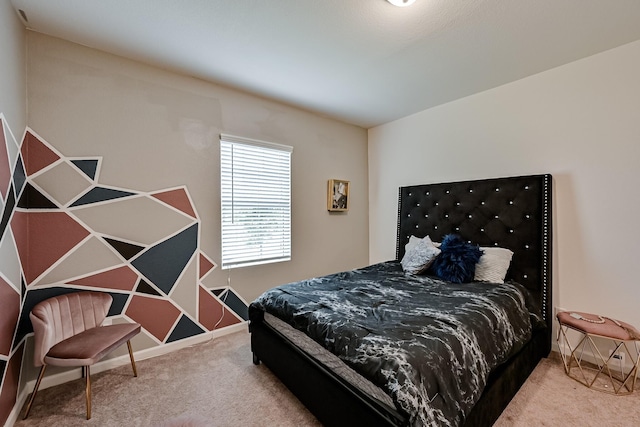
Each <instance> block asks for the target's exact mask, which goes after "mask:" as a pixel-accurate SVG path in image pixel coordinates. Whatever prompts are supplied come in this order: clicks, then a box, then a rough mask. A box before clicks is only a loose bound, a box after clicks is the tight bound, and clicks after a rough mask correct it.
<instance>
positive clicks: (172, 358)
mask: <svg viewBox="0 0 640 427" xmlns="http://www.w3.org/2000/svg"><path fill="white" fill-rule="evenodd" d="M137 366H138V373H139V377H138V378H134V377H133V376H132V374H131V366H123V367H120V368H117V369H113V370H111V371H108V372H102V373H99V374H95V375H93V376H92V380H93V381H92V384H93V417H92V419H91V420H89V421H86V420H85V418H84V417H85V412H84V411H85V407H84V382H83V381H82V380H76V381H73V382H70V383H67V384H63V385H60V386H57V387H52V388H49V389H45V390H42V391H40V392H39V393H38V396H37V397H36V401H35V403H34V406H33V408H32V410H31V414H30V416H29V418H28V419H27V420H26V421H22V420H21V421H18V422H17V423H16V424H15V425H16V426H18V427H23V426H24V427H26V426H169V425H180V426H185V427H186V426H193V427H201V426H283V427H285V426H318V425H319V423H318V421H317V420H316V419H315V418H314V417H313V416H312V415H311V414H310V413H309V412H308V411H307V410H306V409H305V408H304V407H303V406H302V405H301V404H300V402H298V401H297V400H296V398H295V397H294V396H293V395H292V394H291V393H290V392H289V391H288V390H287V389H286V388H285V387H284V386H283V385H282V384H281V383H280V382H279V381H278V380H277V379H276V378H275V377H274V376H273V375H272V374H271V372H269V370H268V369H267V368H265V367H264V366H263V365H260V366H255V365H253V364H252V363H251V350H250V345H249V335H248V334H247V333H246V332H240V333H235V334H232V335H227V336H224V337H220V338H216V339H215V340H213V341H209V342H206V343H203V344H199V345H196V346H193V347H191V348H187V349H183V350H180V351H177V352H174V353H171V354H168V355H164V356H160V357H156V358H154V359H149V360H143V361H140V362H138V364H137ZM534 425H535V426H569V427H570V426H577V427H587V426H594V427H596V426H597V427H603V426H607V427H608V426H639V425H640V392H635V393H634V394H632V395H630V396H613V395H609V394H606V393H602V392H598V391H595V390H590V389H587V388H586V387H584V386H583V385H581V384H579V383H577V382H576V381H574V380H572V379H570V378H568V377H567V376H566V375H565V374H564V371H563V369H562V363H561V362H560V360H559V359H558V358H549V359H546V360H543V361H542V362H541V363H540V365H538V367H537V368H536V370H535V371H534V373H533V374H532V375H531V377H530V378H529V380H528V381H527V383H526V384H525V385H524V386H523V387H522V389H521V390H520V392H519V393H518V394H517V395H516V397H515V398H514V400H513V401H512V402H511V404H510V405H509V407H508V408H507V409H506V410H505V412H504V413H503V414H502V416H501V417H500V419H499V420H498V421H497V423H496V424H495V426H496V427H507V426H534Z"/></svg>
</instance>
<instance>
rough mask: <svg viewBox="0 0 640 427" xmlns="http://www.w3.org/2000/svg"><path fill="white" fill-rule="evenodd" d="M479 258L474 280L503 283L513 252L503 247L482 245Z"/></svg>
mask: <svg viewBox="0 0 640 427" xmlns="http://www.w3.org/2000/svg"><path fill="white" fill-rule="evenodd" d="M480 249H481V250H482V251H483V254H482V256H481V257H480V260H479V261H478V263H477V264H476V274H475V277H474V280H475V281H477V282H491V283H504V278H505V276H506V275H507V270H509V265H510V264H511V257H513V252H511V251H510V250H509V249H505V248H496V247H486V248H484V247H482V248H480Z"/></svg>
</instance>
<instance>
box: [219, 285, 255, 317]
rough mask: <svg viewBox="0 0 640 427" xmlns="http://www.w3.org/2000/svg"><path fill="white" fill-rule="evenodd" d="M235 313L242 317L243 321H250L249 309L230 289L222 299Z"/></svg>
mask: <svg viewBox="0 0 640 427" xmlns="http://www.w3.org/2000/svg"><path fill="white" fill-rule="evenodd" d="M220 299H221V300H222V301H223V302H224V303H225V304H226V305H227V306H228V307H229V308H230V309H231V310H233V312H234V313H236V314H237V315H238V316H240V317H242V320H249V309H248V307H247V305H246V304H245V303H244V302H243V301H242V300H241V299H240V298H238V296H237V295H236V294H235V292H233V290H231V289H229V291H228V292H227V293H225V294H224V296H223V297H222V298H220Z"/></svg>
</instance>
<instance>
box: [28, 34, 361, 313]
mask: <svg viewBox="0 0 640 427" xmlns="http://www.w3.org/2000/svg"><path fill="white" fill-rule="evenodd" d="M27 45H28V70H27V72H28V81H29V89H28V99H29V126H30V127H31V128H32V129H33V130H34V131H35V132H37V133H38V134H39V135H41V136H42V137H43V138H45V139H46V140H47V141H48V142H49V143H51V144H52V145H53V146H55V147H56V149H58V150H59V151H60V152H62V153H63V154H64V155H66V156H96V155H97V156H102V157H103V163H102V170H101V176H100V182H101V183H103V184H107V185H113V186H118V187H124V188H135V189H137V190H143V191H152V190H157V189H163V188H168V187H174V186H178V185H186V186H187V188H188V190H189V192H190V195H191V197H192V199H193V203H194V205H195V207H196V209H197V210H198V214H199V215H200V218H201V219H202V245H201V248H202V250H203V251H204V252H205V253H207V254H208V255H209V256H210V257H211V258H212V259H213V260H214V261H216V262H219V261H220V212H219V211H220V202H219V197H220V194H219V193H220V190H219V173H220V172H219V142H218V135H219V134H220V133H227V134H231V135H238V136H243V137H248V138H254V139H260V140H266V141H271V142H276V143H280V144H287V145H291V146H293V147H294V151H293V157H292V161H293V163H292V197H293V211H292V222H293V230H292V232H293V242H292V245H293V248H292V249H293V250H292V253H293V256H292V260H291V261H290V262H283V263H277V264H270V265H266V266H256V267H247V268H240V269H234V270H231V274H230V279H231V286H232V287H233V288H234V289H235V290H237V291H238V292H239V293H240V295H241V296H242V297H243V298H244V299H246V300H247V301H248V302H250V301H251V300H253V299H254V298H255V297H257V296H258V295H259V294H260V293H262V292H263V291H265V290H266V289H268V288H270V287H272V286H275V285H278V284H282V283H286V282H289V281H294V280H299V279H302V278H306V277H311V276H316V275H321V274H325V273H330V272H335V271H340V270H345V269H350V268H353V267H357V266H362V265H365V264H366V263H367V262H368V200H367V195H368V187H367V132H366V130H364V129H362V128H359V127H356V126H351V125H347V124H344V123H341V122H337V121H334V120H329V119H325V118H322V117H319V116H317V115H314V114H311V113H308V112H305V111H302V110H299V109H295V108H292V107H289V106H286V105H283V104H279V103H275V102H272V101H269V100H265V99H261V98H257V97H255V96H251V95H248V94H245V93H242V92H238V91H235V90H231V89H228V88H224V87H221V86H217V85H214V84H210V83H206V82H204V81H201V80H197V79H194V78H190V77H187V76H182V75H177V74H173V73H171V72H168V71H165V70H161V69H158V68H155V67H150V66H147V65H144V64H141V63H138V62H134V61H131V60H127V59H123V58H121V57H117V56H113V55H110V54H106V53H104V52H101V51H97V50H93V49H89V48H86V47H83V46H80V45H77V44H73V43H70V42H67V41H63V40H60V39H56V38H52V37H49V36H46V35H42V34H38V33H34V32H29V33H28V36H27ZM212 55H215V52H212ZM329 178H340V179H346V180H350V181H351V196H352V198H351V209H350V210H349V212H348V213H347V214H341V215H330V214H329V213H328V212H327V210H326V191H327V190H326V186H327V180H328V179H329ZM114 220H122V219H114ZM227 279H228V271H221V270H220V269H217V270H216V271H214V273H213V274H212V275H210V276H208V277H207V278H206V283H205V284H206V285H207V286H210V287H214V286H224V285H226V284H227Z"/></svg>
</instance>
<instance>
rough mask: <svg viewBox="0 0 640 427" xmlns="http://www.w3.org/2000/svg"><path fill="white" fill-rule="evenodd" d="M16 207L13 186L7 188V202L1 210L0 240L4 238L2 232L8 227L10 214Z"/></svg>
mask: <svg viewBox="0 0 640 427" xmlns="http://www.w3.org/2000/svg"><path fill="white" fill-rule="evenodd" d="M15 207H16V196H14V194H13V185H12V186H11V187H10V188H9V192H8V193H7V201H6V203H5V204H4V209H3V210H2V219H1V220H0V239H2V236H4V232H5V230H6V229H7V226H8V225H9V218H11V214H12V213H13V209H14V208H15Z"/></svg>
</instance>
